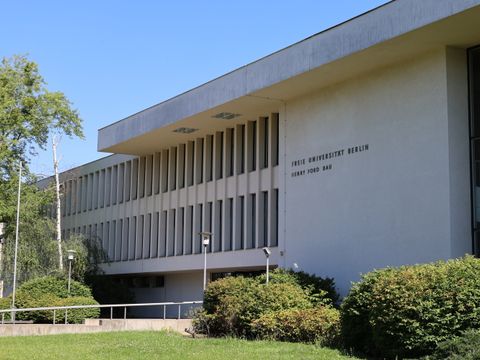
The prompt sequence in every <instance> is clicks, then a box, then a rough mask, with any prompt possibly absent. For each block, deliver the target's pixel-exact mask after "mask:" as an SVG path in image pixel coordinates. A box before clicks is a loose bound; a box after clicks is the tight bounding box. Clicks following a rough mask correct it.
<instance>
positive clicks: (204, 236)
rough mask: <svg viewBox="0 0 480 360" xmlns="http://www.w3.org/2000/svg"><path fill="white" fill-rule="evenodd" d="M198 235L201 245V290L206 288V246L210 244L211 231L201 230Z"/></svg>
mask: <svg viewBox="0 0 480 360" xmlns="http://www.w3.org/2000/svg"><path fill="white" fill-rule="evenodd" d="M200 237H201V239H202V245H203V292H205V289H206V288H207V248H208V245H210V240H211V239H212V233H211V232H201V233H200Z"/></svg>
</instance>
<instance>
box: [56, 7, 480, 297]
mask: <svg viewBox="0 0 480 360" xmlns="http://www.w3.org/2000/svg"><path fill="white" fill-rule="evenodd" d="M476 45H480V0H421V1H419V0H397V1H392V2H389V3H387V4H386V5H384V6H381V7H379V8H377V9H375V10H373V11H370V12H368V13H366V14H363V15H361V16H359V17H357V18H354V19H352V20H350V21H347V22H345V23H342V24H340V25H338V26H336V27H334V28H331V29H329V30H326V31H324V32H321V33H319V34H316V35H314V36H312V37H310V38H307V39H305V40H303V41H300V42H298V43H296V44H293V45H291V46H289V47H288V48H285V49H283V50H280V51H278V52H276V53H274V54H271V55H269V56H267V57H265V58H262V59H260V60H258V61H255V62H253V63H251V64H249V65H246V66H244V67H241V68H239V69H237V70H235V71H232V72H230V73H228V74H226V75H224V76H222V77H219V78H217V79H214V80H212V81H211V82H208V83H206V84H204V85H202V86H199V87H197V88H195V89H192V90H190V91H188V92H186V93H184V94H181V95H178V96H177V97H174V98H172V99H170V100H167V101H165V102H162V103H160V104H157V105H155V106H152V107H151V108H148V109H145V110H143V111H141V112H139V113H137V114H134V115H132V116H130V117H128V118H126V119H123V120H120V121H118V122H116V123H113V124H111V125H109V126H107V127H105V128H102V129H100V130H99V133H98V150H99V151H102V152H108V153H113V154H114V155H111V156H108V157H105V158H103V159H100V160H98V161H95V162H92V163H89V164H85V165H83V166H81V167H78V168H75V169H72V170H71V171H68V172H65V173H64V174H62V182H63V184H64V185H63V187H64V190H65V196H64V198H63V199H64V200H63V236H67V237H68V236H69V234H72V233H79V232H80V233H83V234H86V235H87V236H98V237H99V238H100V239H101V241H102V243H103V246H104V248H105V250H106V251H107V252H108V256H109V258H110V260H111V263H110V265H106V266H105V271H106V273H107V274H109V275H112V276H116V277H117V278H119V279H123V280H122V281H130V283H131V285H132V287H135V289H136V293H137V301H169V300H194V299H200V298H201V297H202V295H201V294H202V283H203V281H202V276H203V275H202V269H203V255H202V246H201V243H200V237H199V235H198V233H199V232H200V231H211V232H212V233H213V242H212V243H211V246H210V247H209V248H208V271H209V275H210V276H213V277H216V276H218V274H222V273H226V272H236V271H252V270H261V269H264V267H265V257H264V255H263V252H262V250H261V248H262V247H264V246H268V247H270V248H271V250H272V256H271V258H270V259H271V261H270V264H271V265H272V267H276V266H280V267H286V268H289V267H294V266H295V265H294V264H296V266H298V267H299V268H300V269H302V270H304V271H307V272H311V273H316V274H318V275H321V276H330V277H334V278H335V280H336V283H337V286H338V288H339V289H340V291H341V292H342V293H343V294H345V293H346V291H348V288H349V286H350V282H351V281H354V280H358V279H359V276H360V274H361V273H364V272H367V271H370V270H372V269H373V268H381V267H385V266H388V265H400V264H412V263H418V262H428V261H432V260H437V259H447V258H452V257H458V256H462V255H464V254H465V253H477V254H478V252H479V248H480V246H479V245H480V243H479V240H478V239H479V237H478V236H477V234H478V231H480V210H479V209H480V196H479V192H478V191H477V189H478V186H480V165H479V162H480V49H477V48H475V46H476Z"/></svg>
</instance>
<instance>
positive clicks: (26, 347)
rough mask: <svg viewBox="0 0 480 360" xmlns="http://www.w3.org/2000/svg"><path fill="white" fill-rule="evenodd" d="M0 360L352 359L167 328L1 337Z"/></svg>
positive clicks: (310, 349) (323, 351)
mask: <svg viewBox="0 0 480 360" xmlns="http://www.w3.org/2000/svg"><path fill="white" fill-rule="evenodd" d="M0 359H1V360H7V359H8V360H10V359H12V360H13V359H32V360H33V359H35V360H42V359H49V360H51V359H72V360H74V359H82V360H88V359H114V360H120V359H129V360H130V359H142V360H148V359H175V360H177V359H195V360H202V359H206V360H216V359H222V360H223V359H227V360H236V359H248V360H252V359H262V360H264V359H317V360H322V359H325V360H327V359H328V360H336V359H339V360H340V359H352V358H349V357H347V356H343V355H341V354H340V353H339V352H337V351H335V350H330V349H325V348H320V347H318V346H314V345H305V344H292V343H281V342H270V341H245V340H237V339H192V338H187V337H183V336H181V335H179V334H175V333H167V332H153V331H142V332H140V331H139V332H109V333H97V334H78V335H72V334H70V335H49V336H19V337H3V338H0Z"/></svg>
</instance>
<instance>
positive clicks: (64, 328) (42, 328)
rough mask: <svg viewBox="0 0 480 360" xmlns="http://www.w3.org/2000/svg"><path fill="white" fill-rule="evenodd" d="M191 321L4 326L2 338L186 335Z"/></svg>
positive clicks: (0, 334)
mask: <svg viewBox="0 0 480 360" xmlns="http://www.w3.org/2000/svg"><path fill="white" fill-rule="evenodd" d="M191 326H192V320H191V319H180V320H177V319H166V320H163V319H126V320H123V319H113V320H110V319H87V320H86V321H85V324H55V325H53V324H15V325H13V324H4V325H0V336H31V335H55V334H81V333H95V332H103V331H135V330H137V331H139V330H144V331H147V330H155V331H158V330H171V331H176V332H180V333H182V334H185V329H186V328H190V327H191Z"/></svg>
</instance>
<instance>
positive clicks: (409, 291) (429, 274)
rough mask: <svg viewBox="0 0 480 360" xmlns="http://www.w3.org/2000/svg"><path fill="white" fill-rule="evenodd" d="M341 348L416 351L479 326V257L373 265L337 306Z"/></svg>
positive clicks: (419, 353)
mask: <svg viewBox="0 0 480 360" xmlns="http://www.w3.org/2000/svg"><path fill="white" fill-rule="evenodd" d="M341 322H342V334H343V338H344V341H345V345H346V346H347V348H351V349H353V350H355V351H358V352H362V353H364V354H367V355H371V356H382V357H396V356H398V357H400V358H403V357H419V356H424V355H428V354H430V353H432V352H433V351H434V349H435V348H436V346H437V344H439V343H440V342H442V341H445V340H448V339H450V338H452V337H454V336H456V335H459V334H460V333H461V332H462V331H464V330H466V329H469V328H478V327H480V260H478V259H475V258H473V257H472V256H466V257H465V258H462V259H457V260H449V261H447V262H445V261H440V262H436V263H431V264H423V265H415V266H402V267H399V268H388V269H384V270H377V271H373V272H371V273H369V274H366V275H365V276H363V278H362V280H361V281H360V282H358V283H356V284H354V285H353V287H352V289H351V291H350V293H349V295H348V296H347V297H346V298H345V300H344V302H343V304H342V308H341Z"/></svg>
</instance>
